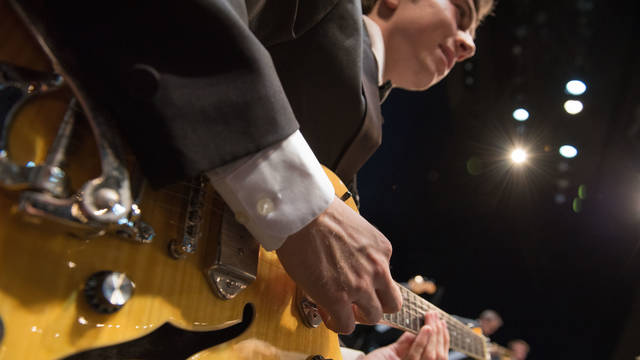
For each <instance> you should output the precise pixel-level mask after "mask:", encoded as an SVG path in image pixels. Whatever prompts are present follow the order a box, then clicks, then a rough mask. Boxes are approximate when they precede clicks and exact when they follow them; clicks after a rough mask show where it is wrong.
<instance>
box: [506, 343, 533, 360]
mask: <svg viewBox="0 0 640 360" xmlns="http://www.w3.org/2000/svg"><path fill="white" fill-rule="evenodd" d="M507 346H508V347H509V350H510V351H511V360H525V359H526V358H527V356H528V355H529V351H530V347H529V344H527V342H526V341H524V340H522V339H515V340H511V341H509V344H507Z"/></svg>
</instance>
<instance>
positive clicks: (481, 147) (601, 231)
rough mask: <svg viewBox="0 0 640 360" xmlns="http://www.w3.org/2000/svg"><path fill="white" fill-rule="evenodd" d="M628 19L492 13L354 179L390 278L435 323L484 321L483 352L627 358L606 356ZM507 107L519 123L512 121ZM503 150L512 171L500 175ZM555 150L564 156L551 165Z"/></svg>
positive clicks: (625, 280)
mask: <svg viewBox="0 0 640 360" xmlns="http://www.w3.org/2000/svg"><path fill="white" fill-rule="evenodd" d="M638 10H640V9H639V5H638V3H637V2H636V1H605V0H571V1H558V0H555V1H552V0H538V1H533V0H517V1H516V0H514V1H507V0H502V1H501V2H500V3H499V4H498V6H497V8H496V11H495V16H494V17H491V18H489V19H488V20H487V21H486V23H485V24H484V25H483V27H482V28H481V29H480V31H479V33H478V39H477V43H478V52H477V55H476V57H475V58H473V59H472V60H470V61H468V62H466V63H464V64H459V65H458V66H457V68H456V70H454V72H453V73H452V74H451V75H450V77H449V78H448V79H447V80H446V81H445V82H444V83H443V84H440V85H438V86H436V87H434V88H433V89H431V90H429V91H427V92H424V93H408V92H403V91H399V90H394V91H393V92H392V94H391V96H390V98H389V99H388V100H387V102H386V103H385V105H384V106H383V111H384V115H385V125H384V135H383V146H382V147H381V149H380V150H379V151H378V152H377V153H376V154H375V155H374V157H373V158H372V159H371V160H370V162H369V163H368V164H367V165H366V166H365V168H364V169H363V170H362V171H361V173H360V178H359V184H360V191H361V197H362V203H363V205H362V212H363V214H364V215H365V216H366V217H367V218H369V219H370V220H371V221H372V222H373V223H374V224H376V226H378V227H379V228H380V229H381V230H382V231H383V232H384V233H385V234H386V235H387V236H388V237H389V238H390V239H391V241H392V243H393V244H394V256H393V259H392V272H393V273H394V276H395V277H396V278H397V279H398V280H406V279H407V278H408V277H409V276H412V275H415V274H423V275H427V276H429V277H432V278H435V279H436V281H437V282H438V283H439V284H440V285H441V286H443V287H444V288H446V292H445V295H444V298H443V302H442V304H441V305H442V307H443V308H444V309H445V310H448V311H449V312H453V313H459V314H460V315H463V316H475V315H477V313H479V312H480V311H481V310H482V309H484V308H495V309H496V310H498V311H499V312H500V313H502V315H503V316H504V320H505V326H504V327H503V328H502V329H501V330H500V331H499V332H498V333H497V334H496V335H495V340H496V341H498V342H501V343H503V344H504V343H506V342H507V341H509V340H511V339H513V338H524V339H525V340H527V341H528V342H529V343H530V344H531V345H532V353H531V356H530V359H556V358H557V359H560V358H564V359H567V358H569V359H574V358H575V359H577V358H580V359H609V358H612V359H613V358H616V356H615V355H614V354H621V353H622V352H624V351H625V350H624V349H622V348H624V347H625V346H626V347H627V351H634V352H635V355H640V341H636V342H637V345H629V344H631V343H629V342H628V343H627V344H626V345H625V344H624V343H623V342H621V341H620V339H621V338H624V337H625V336H627V337H628V336H629V333H628V332H629V331H632V330H633V327H631V328H630V327H629V320H628V318H629V317H630V316H631V313H632V302H633V300H634V296H633V295H634V293H635V291H636V288H637V287H638V284H640V281H639V279H640V277H639V274H640V254H638V247H639V246H640V106H639V105H640V102H639V101H638V100H637V99H638V96H640V85H639V84H638V83H639V81H640V69H639V68H638V67H640V56H639V52H638V51H639V50H638V46H640V41H639V40H638V39H639V38H640V28H639V26H640V25H639V24H638V20H640V16H639V15H638ZM573 78H578V79H581V80H583V81H585V82H586V83H587V86H588V90H587V92H586V94H584V95H583V96H580V97H578V98H579V99H580V100H581V101H582V102H583V103H584V105H585V107H584V110H583V112H582V113H580V114H578V115H575V116H572V115H568V114H567V113H566V112H565V111H564V109H563V107H562V104H563V103H564V101H565V100H567V99H571V98H575V97H572V96H569V95H567V94H566V93H565V91H564V84H565V83H566V82H567V81H568V80H571V79H573ZM518 107H525V108H527V109H528V110H529V112H530V113H531V118H530V119H529V120H528V121H526V122H524V123H517V122H516V121H514V120H513V118H512V115H511V114H512V112H513V110H515V109H516V108H518ZM513 144H520V145H522V146H524V147H526V148H528V150H529V152H530V155H531V157H530V160H529V161H528V164H527V165H526V166H523V167H520V168H514V167H512V166H511V165H510V164H509V162H508V161H506V160H505V156H506V155H507V154H508V152H509V150H510V149H511V147H512V145H513ZM563 144H572V145H574V146H576V147H577V148H578V151H579V154H578V156H577V157H576V158H574V159H570V160H566V159H563V158H562V157H561V156H560V155H559V154H558V147H559V146H560V145H563ZM581 185H583V187H582V189H586V192H584V193H583V194H582V195H586V196H583V197H582V198H580V197H579V196H578V189H579V188H580V186H581ZM563 199H564V201H562V200H563ZM574 199H576V200H575V201H574ZM625 329H627V330H625ZM629 329H631V330H629ZM635 329H636V331H637V329H638V328H637V327H636V328H635ZM625 331H627V333H626V334H625V333H624V332H625ZM631 335H633V334H631ZM632 338H633V336H632ZM636 339H640V334H637V336H636ZM636 342H632V344H635V343H636ZM629 346H632V347H633V346H635V348H634V349H631V350H628V347H629Z"/></svg>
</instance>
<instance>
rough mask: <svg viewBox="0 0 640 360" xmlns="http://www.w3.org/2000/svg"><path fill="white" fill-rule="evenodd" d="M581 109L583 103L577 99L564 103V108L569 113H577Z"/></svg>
mask: <svg viewBox="0 0 640 360" xmlns="http://www.w3.org/2000/svg"><path fill="white" fill-rule="evenodd" d="M582 109H584V105H582V102H581V101H579V100H567V101H566V102H565V103H564V110H565V111H566V112H568V113H569V114H571V115H575V114H579V113H580V112H581V111H582Z"/></svg>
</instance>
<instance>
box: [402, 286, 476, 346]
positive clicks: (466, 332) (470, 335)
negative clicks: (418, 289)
mask: <svg viewBox="0 0 640 360" xmlns="http://www.w3.org/2000/svg"><path fill="white" fill-rule="evenodd" d="M401 292H402V293H403V298H405V299H407V300H409V301H408V302H406V303H407V304H408V305H407V308H406V309H405V306H403V310H408V311H409V312H408V313H406V312H405V313H406V314H407V315H411V316H414V317H419V318H422V317H424V312H423V313H422V314H420V313H419V311H418V308H415V305H418V306H420V308H419V310H422V311H425V310H432V311H436V312H437V313H439V315H440V318H441V319H443V320H444V321H445V322H446V323H447V328H448V329H449V330H456V333H454V338H453V340H454V341H453V342H454V343H457V340H462V339H464V340H468V341H466V342H465V341H463V342H462V343H461V344H460V345H462V347H464V349H465V350H468V351H475V352H476V353H477V354H478V356H483V354H484V343H485V342H484V339H483V338H482V337H481V336H479V335H478V334H476V333H474V332H473V331H472V330H471V329H469V328H468V327H467V326H465V325H464V324H463V323H462V322H460V321H459V320H457V319H455V318H453V317H451V316H450V315H449V314H447V313H446V312H444V311H443V310H441V309H439V308H438V307H436V306H435V305H433V304H431V303H429V302H428V301H426V300H425V299H423V298H421V297H419V296H418V295H416V294H414V293H412V292H410V290H408V289H406V288H404V287H403V286H401ZM412 300H413V301H412ZM415 300H418V302H417V303H416V302H415ZM414 304H415V305H414ZM425 312H426V311H425ZM399 314H401V315H402V310H401V311H400V312H399ZM394 315H395V314H394ZM412 323H413V321H412ZM411 330H412V331H416V332H417V330H416V329H411ZM458 334H460V335H463V337H462V338H460V337H459V336H457V335H458ZM468 346H471V347H472V348H469V347H468Z"/></svg>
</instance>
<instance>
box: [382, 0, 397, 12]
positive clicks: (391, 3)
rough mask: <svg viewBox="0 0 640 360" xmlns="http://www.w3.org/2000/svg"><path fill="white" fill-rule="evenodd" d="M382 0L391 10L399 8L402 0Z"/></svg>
mask: <svg viewBox="0 0 640 360" xmlns="http://www.w3.org/2000/svg"><path fill="white" fill-rule="evenodd" d="M380 1H381V2H382V5H384V6H386V7H387V8H389V9H390V10H395V9H397V8H398V5H400V1H402V0H380Z"/></svg>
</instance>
